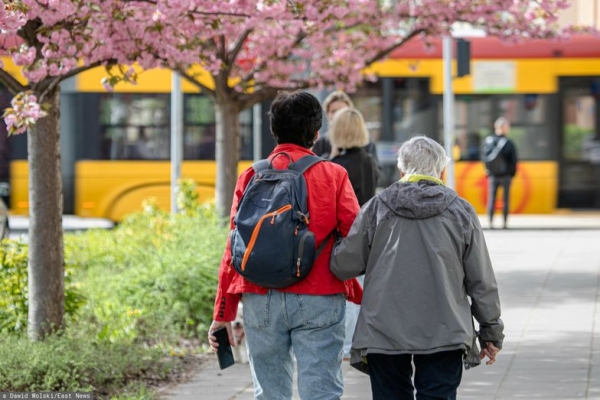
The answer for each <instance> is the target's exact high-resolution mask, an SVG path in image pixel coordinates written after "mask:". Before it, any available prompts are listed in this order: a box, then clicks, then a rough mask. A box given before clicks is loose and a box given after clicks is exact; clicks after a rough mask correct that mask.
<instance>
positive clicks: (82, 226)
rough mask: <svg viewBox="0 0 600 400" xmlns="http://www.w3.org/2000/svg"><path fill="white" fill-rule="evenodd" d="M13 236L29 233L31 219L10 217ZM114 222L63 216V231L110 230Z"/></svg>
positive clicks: (16, 216) (21, 216) (9, 221)
mask: <svg viewBox="0 0 600 400" xmlns="http://www.w3.org/2000/svg"><path fill="white" fill-rule="evenodd" d="M8 223H9V225H10V232H11V235H15V234H23V233H27V231H28V229H29V217H26V216H23V215H10V216H9V217H8ZM114 225H115V224H114V222H112V221H111V220H108V219H104V218H82V217H78V216H75V215H63V229H64V230H65V231H78V230H86V229H92V228H104V229H110V228H112V227H113V226H114Z"/></svg>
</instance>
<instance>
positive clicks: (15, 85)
mask: <svg viewBox="0 0 600 400" xmlns="http://www.w3.org/2000/svg"><path fill="white" fill-rule="evenodd" d="M0 82H2V83H3V84H4V86H6V87H7V88H8V90H9V91H10V92H11V93H12V94H17V93H19V92H22V91H24V90H27V89H29V88H30V86H29V85H23V84H22V83H21V82H19V81H18V80H16V79H15V78H14V77H13V76H12V75H11V74H9V73H8V72H6V71H5V70H4V69H3V68H0Z"/></svg>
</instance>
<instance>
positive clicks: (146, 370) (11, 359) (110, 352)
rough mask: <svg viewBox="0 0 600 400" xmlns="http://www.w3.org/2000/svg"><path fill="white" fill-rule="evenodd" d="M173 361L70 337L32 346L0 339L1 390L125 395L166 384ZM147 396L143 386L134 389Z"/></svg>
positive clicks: (15, 339) (145, 351)
mask: <svg viewBox="0 0 600 400" xmlns="http://www.w3.org/2000/svg"><path fill="white" fill-rule="evenodd" d="M172 367H173V363H172V361H170V359H169V358H167V357H164V354H163V353H162V352H161V351H159V350H158V349H151V348H149V349H145V348H143V347H141V346H131V345H128V344H125V343H121V344H114V343H103V342H94V341H90V340H89V339H86V338H80V337H74V336H71V335H62V336H56V335H54V336H50V337H48V338H47V339H46V340H45V341H44V342H32V341H30V340H28V339H27V338H25V337H23V336H17V335H10V336H4V337H3V340H2V342H0V371H2V374H0V388H2V389H4V390H11V391H21V392H26V391H94V392H95V394H96V395H99V396H102V397H104V396H109V395H112V394H117V393H123V388H124V387H127V386H130V385H132V382H141V381H144V380H148V381H156V380H159V379H164V378H165V377H166V376H167V375H168V374H169V373H170V372H171V368H172ZM137 386H138V391H142V392H144V391H146V389H145V387H144V386H145V385H137Z"/></svg>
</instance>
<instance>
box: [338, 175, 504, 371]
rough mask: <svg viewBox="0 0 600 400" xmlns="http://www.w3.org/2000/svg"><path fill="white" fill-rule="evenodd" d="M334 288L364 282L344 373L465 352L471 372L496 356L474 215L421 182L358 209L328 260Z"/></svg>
mask: <svg viewBox="0 0 600 400" xmlns="http://www.w3.org/2000/svg"><path fill="white" fill-rule="evenodd" d="M332 254H333V255H332V262H331V271H332V272H333V273H334V274H335V275H336V276H337V277H338V278H339V279H342V280H346V279H349V278H352V277H355V276H359V275H361V274H365V283H364V295H363V300H362V305H361V311H360V315H359V317H358V323H357V326H356V331H355V334H354V339H353V344H352V349H353V350H352V358H351V364H352V365H353V366H355V367H357V368H359V369H361V370H363V371H364V372H368V371H367V370H365V368H366V365H365V364H364V363H363V361H364V358H363V357H364V356H366V355H367V354H368V353H382V354H430V353H435V352H440V351H449V350H457V349H463V350H464V351H465V355H466V357H465V367H467V368H468V367H472V366H475V365H478V364H479V363H480V361H479V350H478V348H477V343H476V339H477V332H476V330H475V327H474V324H473V317H475V319H476V320H477V322H478V323H479V340H480V342H481V343H484V342H492V343H493V344H494V345H495V346H496V347H498V348H502V340H503V338H504V335H503V333H502V331H503V323H502V320H501V319H500V298H499V296H498V288H497V285H496V278H495V276H494V271H493V269H492V264H491V261H490V257H489V254H488V250H487V246H486V243H485V239H484V236H483V232H482V230H481V226H480V224H479V219H478V217H477V214H476V213H475V210H474V209H473V207H472V206H471V205H470V204H469V203H468V202H467V201H466V200H464V199H462V198H460V197H459V196H458V195H457V194H456V192H455V191H453V190H452V189H449V188H447V187H445V186H443V185H440V184H437V183H434V182H432V181H429V180H420V181H418V182H412V183H405V182H396V183H394V184H393V185H391V186H390V187H389V188H387V189H386V190H384V191H383V192H381V193H380V194H379V195H378V196H376V197H374V198H373V199H371V200H370V201H369V202H368V203H366V204H365V205H364V206H363V207H362V209H361V211H360V213H359V215H358V216H357V218H356V220H355V221H354V224H353V226H352V228H351V230H350V232H349V234H348V237H347V238H345V239H343V240H342V241H341V242H340V243H339V244H338V245H337V247H336V249H335V251H334V253H332Z"/></svg>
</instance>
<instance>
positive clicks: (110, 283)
mask: <svg viewBox="0 0 600 400" xmlns="http://www.w3.org/2000/svg"><path fill="white" fill-rule="evenodd" d="M194 193H195V191H194ZM226 237H227V228H226V227H225V224H224V223H223V220H222V219H221V218H219V217H218V216H217V213H216V211H215V209H214V207H212V206H196V208H195V210H194V209H188V211H187V213H186V214H181V215H176V216H171V215H170V214H168V213H165V212H163V211H161V210H159V209H158V208H157V207H156V206H155V205H153V203H152V202H151V201H149V202H146V203H145V205H144V212H142V213H138V214H135V215H132V216H131V217H130V218H128V219H126V220H125V221H124V222H123V223H121V224H120V225H119V226H117V227H116V228H114V229H113V230H112V231H99V230H96V231H87V232H84V233H80V234H77V235H68V236H66V238H65V258H66V262H67V265H71V266H72V267H73V268H74V269H75V270H77V271H78V276H77V279H78V281H79V282H81V287H82V290H83V292H84V294H85V296H86V297H87V298H88V303H87V305H86V312H87V313H89V315H90V317H89V321H90V324H91V325H92V327H91V329H92V330H95V331H96V332H97V337H98V338H100V339H104V340H110V341H115V340H121V339H128V340H138V339H139V340H147V339H154V338H155V336H164V335H173V336H180V335H184V336H190V337H197V336H198V335H200V336H202V337H203V336H204V333H205V332H206V331H207V329H208V327H209V325H210V322H211V320H212V309H213V304H214V297H215V290H216V287H217V278H218V266H219V262H220V259H221V256H222V254H223V249H224V245H225V241H226Z"/></svg>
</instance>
